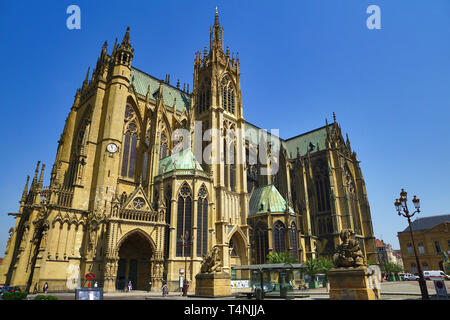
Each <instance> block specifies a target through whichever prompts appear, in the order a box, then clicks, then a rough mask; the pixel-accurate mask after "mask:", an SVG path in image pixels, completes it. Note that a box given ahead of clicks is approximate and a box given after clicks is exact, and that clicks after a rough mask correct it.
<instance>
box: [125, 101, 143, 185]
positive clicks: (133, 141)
mask: <svg viewBox="0 0 450 320" xmlns="http://www.w3.org/2000/svg"><path fill="white" fill-rule="evenodd" d="M124 118H125V124H124V140H123V141H124V143H123V148H122V149H123V150H122V170H121V175H122V177H127V178H134V171H135V166H136V151H137V143H138V133H139V132H138V127H137V125H136V122H137V117H136V114H135V112H134V110H133V108H132V107H131V106H130V105H127V106H126V108H125V117H124Z"/></svg>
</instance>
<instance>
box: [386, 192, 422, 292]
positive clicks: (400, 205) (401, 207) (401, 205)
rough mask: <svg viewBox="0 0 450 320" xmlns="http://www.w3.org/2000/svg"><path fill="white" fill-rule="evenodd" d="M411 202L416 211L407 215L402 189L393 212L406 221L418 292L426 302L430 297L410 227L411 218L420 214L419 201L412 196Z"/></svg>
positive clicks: (405, 200) (405, 197)
mask: <svg viewBox="0 0 450 320" xmlns="http://www.w3.org/2000/svg"><path fill="white" fill-rule="evenodd" d="M412 202H413V204H414V208H416V211H414V212H413V213H409V210H408V204H407V192H406V191H405V190H404V189H402V191H401V192H400V198H399V199H395V203H394V206H395V210H397V212H398V215H399V216H403V217H405V218H407V219H408V224H409V231H410V233H411V241H412V246H413V248H414V255H415V256H416V263H417V271H418V273H419V286H420V292H421V293H422V300H428V299H430V297H429V296H428V289H427V284H426V282H425V279H424V277H423V273H422V268H421V267H420V261H419V256H418V255H417V250H416V244H415V243H414V235H413V229H412V225H411V218H412V217H413V216H414V215H415V214H416V213H419V212H420V200H419V198H417V197H416V196H414V198H413V199H412Z"/></svg>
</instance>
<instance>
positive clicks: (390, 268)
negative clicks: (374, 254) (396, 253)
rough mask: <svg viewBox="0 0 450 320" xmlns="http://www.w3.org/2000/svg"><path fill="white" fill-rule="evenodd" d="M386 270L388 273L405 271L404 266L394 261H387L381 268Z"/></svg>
mask: <svg viewBox="0 0 450 320" xmlns="http://www.w3.org/2000/svg"><path fill="white" fill-rule="evenodd" d="M381 269H382V270H383V271H384V272H386V273H391V274H395V273H399V272H402V271H403V267H402V266H401V265H398V264H396V263H393V262H386V263H385V264H384V265H383V266H382V268H381Z"/></svg>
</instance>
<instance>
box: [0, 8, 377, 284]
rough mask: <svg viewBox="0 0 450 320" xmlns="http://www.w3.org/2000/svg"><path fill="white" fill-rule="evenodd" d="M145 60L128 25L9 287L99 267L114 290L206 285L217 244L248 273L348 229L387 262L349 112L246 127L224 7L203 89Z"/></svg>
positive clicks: (317, 253) (311, 254)
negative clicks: (285, 131) (149, 67)
mask: <svg viewBox="0 0 450 320" xmlns="http://www.w3.org/2000/svg"><path fill="white" fill-rule="evenodd" d="M134 54H135V51H134V48H133V47H132V45H131V41H130V30H129V29H127V31H126V34H125V36H124V38H123V40H122V42H120V43H117V41H116V43H115V44H114V47H113V49H112V52H111V53H108V46H107V43H106V42H105V44H104V46H103V48H102V49H101V52H100V56H99V58H98V61H97V64H96V66H95V69H94V70H93V73H92V76H91V74H90V72H89V70H88V73H87V75H86V79H85V80H84V82H83V84H82V86H81V88H79V89H78V90H77V91H76V94H75V99H74V102H73V105H72V107H71V108H70V112H69V114H68V116H67V119H66V122H65V126H64V130H63V132H62V134H61V138H60V140H59V141H58V147H57V152H56V158H55V162H54V163H53V166H52V167H51V171H50V184H49V186H44V185H43V176H44V169H45V165H44V164H42V166H41V165H40V162H38V164H37V166H36V170H35V173H34V176H33V178H32V179H31V184H29V182H30V181H29V180H30V177H28V178H27V182H26V185H25V187H24V190H23V194H22V197H21V199H20V207H19V210H18V212H17V213H14V214H12V215H13V216H14V217H15V226H14V228H12V229H11V232H10V238H9V240H8V244H7V248H6V253H5V257H4V260H3V264H2V266H1V268H0V283H6V284H11V285H18V286H21V287H23V288H30V287H31V286H34V284H36V283H38V285H39V286H42V285H43V283H45V282H48V284H49V286H50V288H51V289H52V290H60V291H67V290H74V289H75V288H76V287H79V286H80V285H81V286H84V285H86V284H85V283H84V275H85V274H87V273H90V272H93V273H95V274H96V275H97V279H96V280H98V281H99V283H100V285H101V286H103V287H104V289H105V291H114V290H121V289H123V288H124V286H125V283H127V282H128V281H131V282H132V284H133V288H136V289H138V290H142V289H146V288H147V285H148V283H149V281H151V283H152V290H159V289H160V288H161V284H162V283H163V282H167V283H168V284H169V290H171V291H174V290H178V289H179V277H180V275H183V276H185V277H186V278H187V279H188V280H190V281H191V286H190V290H194V289H195V275H196V274H198V273H199V270H200V267H201V263H202V259H203V256H204V255H205V254H207V253H208V252H209V251H210V250H211V249H212V248H213V247H214V246H217V247H218V248H219V255H220V261H221V268H222V270H223V271H224V272H228V273H232V276H233V277H238V278H240V277H245V276H248V275H245V274H235V273H234V272H233V271H232V267H233V266H239V265H248V264H255V263H264V262H265V261H266V257H267V255H268V254H270V253H273V252H286V253H289V254H290V255H292V257H293V259H294V260H295V261H297V262H304V261H306V260H307V259H311V258H319V257H329V258H330V257H331V256H332V253H333V250H334V248H335V246H336V245H337V244H338V243H339V232H340V231H341V230H342V229H344V228H349V229H352V230H353V231H354V233H355V238H356V239H357V240H358V241H360V243H361V248H362V250H363V252H364V255H365V257H366V259H367V260H370V261H372V262H375V261H376V255H377V253H376V249H375V239H374V235H373V230H372V229H373V228H372V220H371V215H370V208H369V201H368V198H367V193H366V188H365V183H364V179H363V176H362V173H361V168H360V165H359V161H358V158H357V156H356V153H355V152H354V151H353V150H352V148H351V146H350V141H349V139H348V137H347V138H346V139H344V137H343V135H342V132H341V127H340V126H339V124H338V123H337V122H336V118H335V117H334V119H333V122H332V123H328V122H326V123H325V125H324V126H323V127H321V128H317V129H314V130H312V131H309V132H306V133H303V134H300V135H298V136H296V137H293V138H290V139H282V138H280V137H277V136H274V135H272V134H270V133H268V132H265V131H262V130H260V129H259V128H258V127H257V126H255V125H253V124H251V123H249V122H248V121H246V119H245V118H244V108H243V102H242V95H241V86H240V59H239V54H238V53H236V55H235V54H234V53H231V54H230V51H229V49H228V47H226V48H225V47H224V43H223V29H222V27H221V25H220V22H219V16H218V14H217V13H216V16H215V20H214V24H213V27H212V28H211V30H210V43H209V49H208V48H207V47H205V50H204V52H203V54H202V53H200V52H196V53H195V58H194V75H193V88H192V92H191V91H190V90H189V87H187V88H186V87H185V86H184V87H183V88H181V86H180V84H179V82H178V83H177V84H176V85H175V86H174V85H171V84H170V79H169V77H167V76H166V79H165V80H160V79H157V78H155V77H153V76H151V75H149V74H147V73H145V72H143V71H141V70H139V69H138V68H136V67H135V66H134V65H133V63H132V62H133V56H134ZM281 113H282V110H280V114H281ZM285 113H286V116H288V111H287V110H286V112H285ZM199 124H200V125H199ZM183 130H184V131H183ZM210 131H212V132H214V133H213V134H210V135H209V136H208V137H205V136H206V135H208V132H210ZM177 132H184V133H186V132H187V133H188V134H187V136H186V135H185V136H183V137H181V138H180V137H179V136H177ZM199 137H200V139H199ZM180 145H182V147H180ZM199 150H200V151H199ZM206 151H209V153H208V152H206ZM204 155H206V156H204ZM208 155H209V156H208Z"/></svg>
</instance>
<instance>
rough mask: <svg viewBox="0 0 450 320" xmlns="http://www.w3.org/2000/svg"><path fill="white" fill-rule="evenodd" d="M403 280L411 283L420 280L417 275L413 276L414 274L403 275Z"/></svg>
mask: <svg viewBox="0 0 450 320" xmlns="http://www.w3.org/2000/svg"><path fill="white" fill-rule="evenodd" d="M403 280H407V281H410V280H419V277H418V276H416V275H415V274H412V273H405V274H404V275H403Z"/></svg>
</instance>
